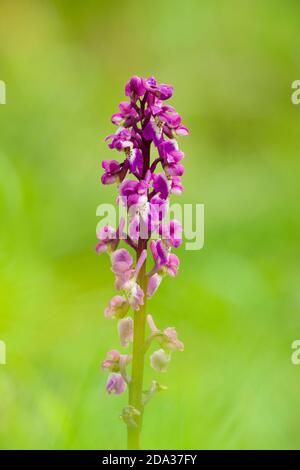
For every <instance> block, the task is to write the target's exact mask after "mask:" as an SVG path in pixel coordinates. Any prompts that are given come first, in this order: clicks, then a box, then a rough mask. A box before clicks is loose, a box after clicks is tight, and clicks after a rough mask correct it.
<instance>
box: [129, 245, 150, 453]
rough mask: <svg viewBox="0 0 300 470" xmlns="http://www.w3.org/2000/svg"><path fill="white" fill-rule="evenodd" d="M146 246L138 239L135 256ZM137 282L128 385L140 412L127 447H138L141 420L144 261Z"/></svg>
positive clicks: (144, 308)
mask: <svg viewBox="0 0 300 470" xmlns="http://www.w3.org/2000/svg"><path fill="white" fill-rule="evenodd" d="M145 248H147V240H139V246H138V250H137V257H138V258H139V256H140V254H141V252H142V251H143V249H145ZM138 283H139V285H140V286H141V288H142V289H143V291H144V305H141V307H140V310H138V311H135V312H134V338H133V352H132V375H131V382H130V387H129V405H130V406H133V407H134V408H135V409H136V410H138V411H139V412H140V415H139V416H137V418H136V423H137V426H136V427H130V426H128V427H127V439H128V449H129V450H133V449H134V450H138V449H140V436H141V429H142V421H143V404H142V393H143V378H144V355H145V325H146V302H147V277H146V262H145V263H144V264H143V266H142V268H141V270H140V273H139V276H138Z"/></svg>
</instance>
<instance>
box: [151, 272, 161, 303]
mask: <svg viewBox="0 0 300 470" xmlns="http://www.w3.org/2000/svg"><path fill="white" fill-rule="evenodd" d="M161 281H162V277H161V276H160V275H159V274H158V273H156V274H153V276H151V277H150V279H149V282H148V288H147V297H148V299H150V297H152V295H153V294H154V293H155V292H156V291H157V289H158V288H159V285H160V283H161Z"/></svg>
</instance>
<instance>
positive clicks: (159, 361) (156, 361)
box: [150, 349, 171, 372]
mask: <svg viewBox="0 0 300 470" xmlns="http://www.w3.org/2000/svg"><path fill="white" fill-rule="evenodd" d="M170 360H171V356H170V354H167V353H166V351H165V350H164V349H159V350H158V351H154V353H153V354H151V356H150V364H151V367H153V369H154V370H156V371H157V372H166V370H167V368H168V365H169V362H170Z"/></svg>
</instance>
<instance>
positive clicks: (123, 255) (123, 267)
mask: <svg viewBox="0 0 300 470" xmlns="http://www.w3.org/2000/svg"><path fill="white" fill-rule="evenodd" d="M111 263H112V268H111V269H112V271H113V272H114V273H115V274H117V275H118V274H121V273H124V272H126V271H129V270H131V269H132V264H133V260H132V256H131V254H130V253H129V251H127V250H125V248H120V249H119V250H116V251H115V252H114V253H113V254H112V256H111Z"/></svg>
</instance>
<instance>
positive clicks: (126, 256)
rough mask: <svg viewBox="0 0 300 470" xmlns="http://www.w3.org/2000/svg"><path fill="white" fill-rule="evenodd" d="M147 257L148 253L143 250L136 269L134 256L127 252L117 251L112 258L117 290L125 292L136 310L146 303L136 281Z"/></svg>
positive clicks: (123, 250)
mask: <svg viewBox="0 0 300 470" xmlns="http://www.w3.org/2000/svg"><path fill="white" fill-rule="evenodd" d="M146 257H147V251H146V250H143V251H142V253H141V255H140V257H139V259H138V262H137V264H136V267H135V269H134V268H133V260H132V256H131V255H130V253H129V252H128V251H127V250H125V249H119V250H116V251H115V252H114V253H113V254H112V256H111V259H112V271H113V272H114V273H115V274H116V289H117V290H124V291H125V295H126V298H127V301H128V303H129V304H130V305H131V307H132V308H133V309H134V310H139V308H140V305H143V303H144V292H143V290H142V289H141V287H140V286H139V284H138V283H137V282H136V279H137V277H138V274H139V271H140V269H141V267H142V265H143V264H144V262H145V259H146Z"/></svg>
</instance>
